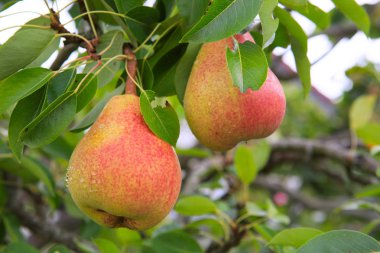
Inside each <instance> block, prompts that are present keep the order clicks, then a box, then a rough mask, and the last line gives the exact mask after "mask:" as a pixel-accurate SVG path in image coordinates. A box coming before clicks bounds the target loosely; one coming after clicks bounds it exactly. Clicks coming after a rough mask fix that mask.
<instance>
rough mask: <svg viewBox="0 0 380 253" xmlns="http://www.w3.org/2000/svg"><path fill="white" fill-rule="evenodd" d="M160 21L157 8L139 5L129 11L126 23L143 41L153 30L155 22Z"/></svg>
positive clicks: (138, 38) (140, 40) (139, 39)
mask: <svg viewBox="0 0 380 253" xmlns="http://www.w3.org/2000/svg"><path fill="white" fill-rule="evenodd" d="M158 21H159V13H158V11H157V10H156V9H154V8H151V7H147V6H138V7H136V8H133V9H131V10H130V11H128V13H127V17H126V18H125V23H126V24H127V25H128V27H129V28H130V29H131V31H132V33H133V35H134V36H135V37H136V38H137V40H138V41H139V42H140V43H142V42H143V41H144V40H145V39H146V38H147V37H148V36H149V34H150V33H151V31H152V30H153V26H154V24H156V23H157V22H158Z"/></svg>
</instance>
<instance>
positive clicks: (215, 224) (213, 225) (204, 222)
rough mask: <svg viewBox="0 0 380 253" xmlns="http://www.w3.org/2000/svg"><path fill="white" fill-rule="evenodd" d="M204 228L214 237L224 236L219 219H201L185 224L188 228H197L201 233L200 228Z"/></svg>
mask: <svg viewBox="0 0 380 253" xmlns="http://www.w3.org/2000/svg"><path fill="white" fill-rule="evenodd" d="M205 226H206V227H207V228H208V229H207V230H208V231H210V233H212V234H213V235H214V236H218V237H222V236H225V231H224V229H225V228H224V224H223V221H220V220H219V219H214V218H203V219H199V220H196V221H193V222H191V223H189V224H187V227H188V228H197V229H199V230H200V231H202V230H203V229H202V228H204V227H205Z"/></svg>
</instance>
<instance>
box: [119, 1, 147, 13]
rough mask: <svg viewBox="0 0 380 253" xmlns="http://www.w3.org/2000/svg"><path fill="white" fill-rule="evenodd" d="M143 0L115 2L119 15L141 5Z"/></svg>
mask: <svg viewBox="0 0 380 253" xmlns="http://www.w3.org/2000/svg"><path fill="white" fill-rule="evenodd" d="M144 2H145V0H128V1H125V0H115V4H116V7H117V10H118V11H119V13H124V14H125V13H127V12H128V11H129V10H131V9H133V8H135V7H138V6H141V5H143V4H144Z"/></svg>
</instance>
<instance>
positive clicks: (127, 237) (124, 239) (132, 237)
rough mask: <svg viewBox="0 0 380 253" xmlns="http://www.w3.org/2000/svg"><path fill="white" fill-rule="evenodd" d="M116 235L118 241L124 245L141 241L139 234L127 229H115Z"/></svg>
mask: <svg viewBox="0 0 380 253" xmlns="http://www.w3.org/2000/svg"><path fill="white" fill-rule="evenodd" d="M115 234H116V237H117V239H118V241H120V242H121V243H122V244H131V243H136V242H137V243H138V242H140V241H141V236H140V234H139V232H137V231H134V230H130V229H127V228H117V229H115Z"/></svg>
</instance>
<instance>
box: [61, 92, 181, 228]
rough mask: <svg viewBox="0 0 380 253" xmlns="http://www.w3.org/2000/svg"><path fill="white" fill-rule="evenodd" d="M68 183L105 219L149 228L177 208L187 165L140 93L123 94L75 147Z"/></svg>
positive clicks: (79, 200)
mask: <svg viewBox="0 0 380 253" xmlns="http://www.w3.org/2000/svg"><path fill="white" fill-rule="evenodd" d="M67 187H68V189H69V191H70V193H71V196H72V198H73V200H74V202H75V203H76V204H77V206H78V207H79V208H80V209H81V210H82V211H83V212H84V213H85V214H87V215H88V216H89V217H90V218H92V219H93V220H94V221H95V222H97V223H99V224H100V225H104V226H106V227H127V228H130V229H134V230H146V229H148V228H151V227H153V226H155V225H156V224H158V223H159V222H160V221H161V220H163V219H164V218H165V217H166V216H167V214H168V213H169V212H170V210H171V209H172V208H173V206H174V204H175V202H176V200H177V197H178V194H179V192H180V188H181V169H180V165H179V161H178V158H177V156H176V154H175V152H174V149H173V147H172V146H171V145H169V144H168V143H166V142H165V141H163V140H161V139H160V138H158V137H157V136H156V135H154V134H153V133H152V132H151V131H150V129H149V128H148V126H147V125H146V124H145V122H144V119H143V117H142V115H141V111H140V104H139V98H138V97H137V96H136V95H132V94H128V95H120V96H115V97H113V98H112V99H111V100H110V101H109V102H108V104H107V105H106V106H105V108H104V109H103V111H102V113H101V114H100V116H99V118H98V119H97V120H96V122H95V123H94V125H93V126H92V127H91V129H90V130H89V132H88V133H87V134H86V135H85V136H84V137H83V139H82V140H81V141H80V142H79V144H78V145H77V147H76V148H75V150H74V152H73V154H72V156H71V159H70V162H69V168H68V172H67Z"/></svg>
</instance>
